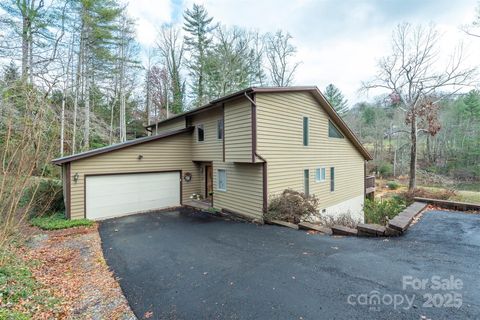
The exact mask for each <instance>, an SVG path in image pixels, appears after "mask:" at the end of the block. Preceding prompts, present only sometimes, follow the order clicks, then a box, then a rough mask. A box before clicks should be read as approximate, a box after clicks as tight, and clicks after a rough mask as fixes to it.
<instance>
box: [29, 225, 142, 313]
mask: <svg viewBox="0 0 480 320" xmlns="http://www.w3.org/2000/svg"><path fill="white" fill-rule="evenodd" d="M46 234H47V235H48V237H47V238H46V239H45V240H42V241H41V242H40V243H39V245H37V246H36V247H35V248H31V249H27V248H25V249H24V250H23V258H24V259H26V260H29V261H38V263H36V264H34V267H32V274H33V277H34V278H35V280H36V281H38V282H39V283H40V284H41V285H42V287H43V288H44V289H46V290H49V291H50V292H51V293H52V295H53V296H55V297H57V298H58V299H59V301H60V304H59V310H57V311H56V312H57V314H55V315H54V314H51V312H50V313H49V310H44V311H43V310H41V311H39V312H38V313H35V317H34V319H51V318H60V319H65V318H87V319H90V318H108V319H120V318H122V319H125V318H134V316H133V313H132V312H131V310H130V308H129V306H128V304H127V302H126V300H125V298H124V296H123V294H122V292H121V289H120V286H119V285H118V283H117V282H116V281H115V279H114V277H113V274H112V272H111V271H110V270H109V269H108V266H107V264H106V263H105V260H104V258H103V253H102V250H101V245H100V237H99V235H98V231H97V228H96V226H95V227H89V228H72V229H65V230H57V231H48V232H46Z"/></svg>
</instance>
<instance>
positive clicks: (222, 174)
mask: <svg viewBox="0 0 480 320" xmlns="http://www.w3.org/2000/svg"><path fill="white" fill-rule="evenodd" d="M217 190H220V191H227V172H226V171H225V169H217Z"/></svg>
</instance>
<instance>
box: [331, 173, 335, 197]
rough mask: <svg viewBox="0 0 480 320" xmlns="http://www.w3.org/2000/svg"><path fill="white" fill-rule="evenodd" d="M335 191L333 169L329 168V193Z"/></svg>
mask: <svg viewBox="0 0 480 320" xmlns="http://www.w3.org/2000/svg"><path fill="white" fill-rule="evenodd" d="M333 191H335V168H334V167H330V192H333Z"/></svg>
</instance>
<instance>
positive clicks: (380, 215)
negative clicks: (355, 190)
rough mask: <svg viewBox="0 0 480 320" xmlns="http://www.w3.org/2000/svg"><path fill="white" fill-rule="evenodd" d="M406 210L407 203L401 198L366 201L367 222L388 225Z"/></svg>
mask: <svg viewBox="0 0 480 320" xmlns="http://www.w3.org/2000/svg"><path fill="white" fill-rule="evenodd" d="M405 208H406V204H405V201H404V200H403V199H401V198H400V197H392V198H390V199H383V200H370V199H365V205H364V213H365V222H366V223H377V224H381V225H386V224H387V222H388V221H389V220H390V219H392V218H394V217H395V216H396V215H397V214H399V213H400V212H401V211H402V210H403V209H405Z"/></svg>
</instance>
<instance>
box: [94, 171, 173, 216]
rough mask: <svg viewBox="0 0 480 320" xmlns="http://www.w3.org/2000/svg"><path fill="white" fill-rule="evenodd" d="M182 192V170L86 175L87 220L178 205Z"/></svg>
mask: <svg viewBox="0 0 480 320" xmlns="http://www.w3.org/2000/svg"><path fill="white" fill-rule="evenodd" d="M180 193H181V189H180V172H179V171H171V172H149V173H128V174H107V175H91V176H85V206H86V210H85V211H86V218H87V219H93V220H100V219H107V218H112V217H117V216H121V215H126V214H132V213H136V212H143V211H149V210H155V209H162V208H168V207H175V206H179V205H180V203H181V197H180Z"/></svg>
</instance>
